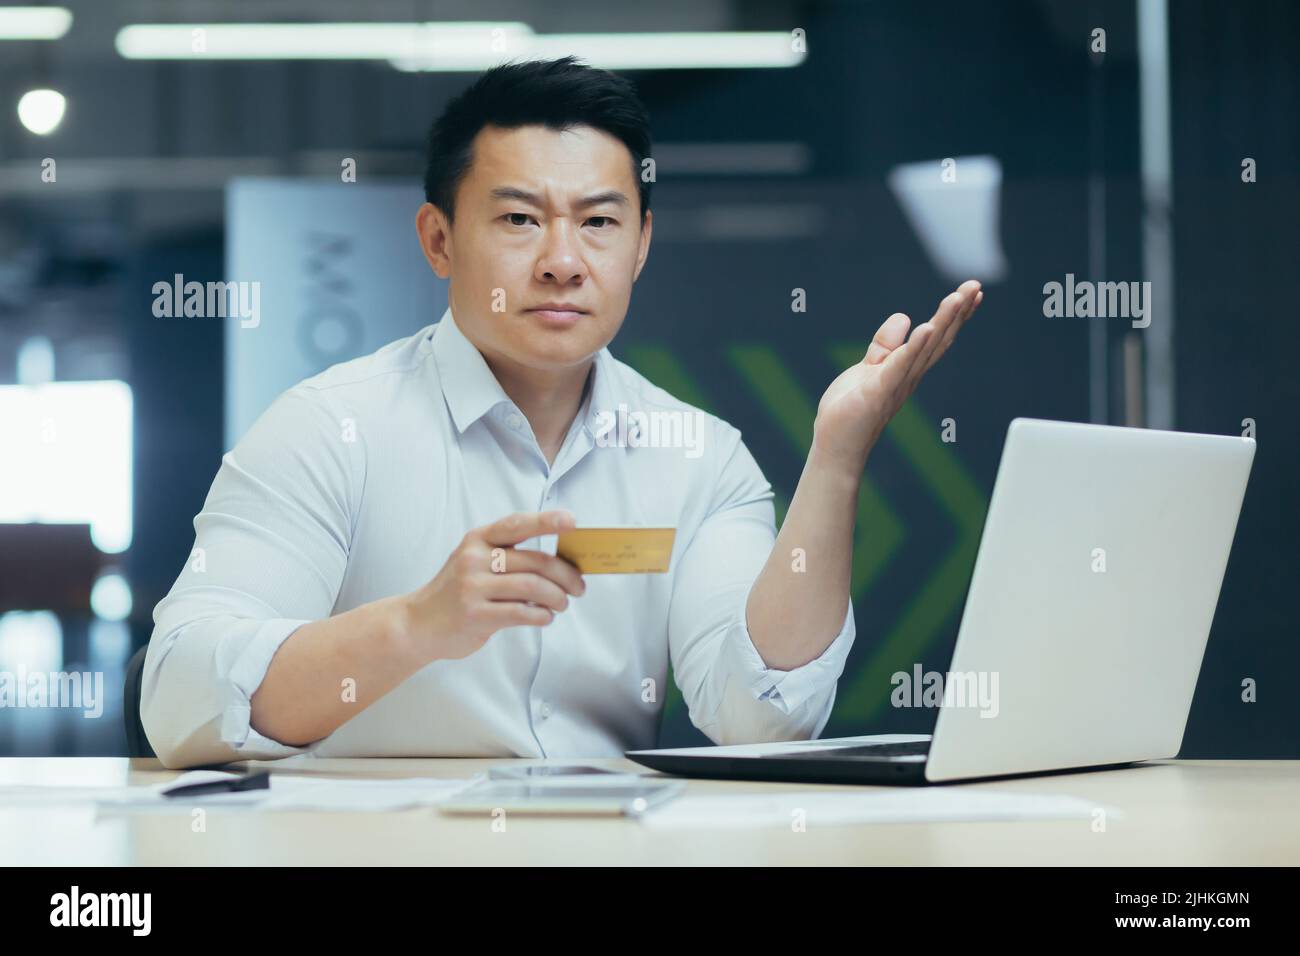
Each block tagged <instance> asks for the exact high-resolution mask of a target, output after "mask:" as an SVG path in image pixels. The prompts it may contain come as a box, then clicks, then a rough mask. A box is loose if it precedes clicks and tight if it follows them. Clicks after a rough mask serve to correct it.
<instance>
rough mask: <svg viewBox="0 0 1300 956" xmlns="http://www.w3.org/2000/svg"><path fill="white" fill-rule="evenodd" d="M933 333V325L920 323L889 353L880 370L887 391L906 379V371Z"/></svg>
mask: <svg viewBox="0 0 1300 956" xmlns="http://www.w3.org/2000/svg"><path fill="white" fill-rule="evenodd" d="M933 335H934V326H932V325H931V324H930V323H929V322H925V323H922V324H921V325H918V326H917V327H916V328H915V329H913V330H912V336H911V338H909V339H908V340H907V342H906V343H904V344H903V345H900V346H899V347H898V348H896V349H894V351H893V352H891V353H890V355H889V358H888V359H887V360H886V361H885V363H884V368H883V369H882V370H881V384H882V385H883V386H884V387H885V389H886V390H887V391H894V390H895V389H897V388H900V387H902V385H903V383H904V382H905V381H907V375H908V373H909V372H910V371H911V370H912V368H913V367H914V366H915V364H916V362H917V359H918V357H919V356H920V354H921V352H922V350H923V349H924V348H925V347H926V344H927V343H928V342H929V341H930V338H931V336H933Z"/></svg>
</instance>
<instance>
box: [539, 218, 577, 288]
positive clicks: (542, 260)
mask: <svg viewBox="0 0 1300 956" xmlns="http://www.w3.org/2000/svg"><path fill="white" fill-rule="evenodd" d="M544 241H545V243H546V246H545V248H544V249H543V250H542V254H541V256H539V257H538V259H537V269H536V278H537V279H538V280H539V281H542V282H559V283H561V284H564V283H567V282H572V281H575V280H578V281H581V280H583V279H586V278H587V264H586V262H584V261H583V258H582V254H581V251H580V250H579V249H578V245H577V242H576V241H575V237H574V235H573V231H572V227H571V226H570V225H569V222H568V220H566V219H558V220H555V221H553V222H552V223H551V224H550V226H549V227H548V228H547V230H546V238H545V240H544Z"/></svg>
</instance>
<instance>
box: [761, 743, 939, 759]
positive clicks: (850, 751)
mask: <svg viewBox="0 0 1300 956" xmlns="http://www.w3.org/2000/svg"><path fill="white" fill-rule="evenodd" d="M929 752H930V741H928V740H909V741H907V742H905V743H894V744H861V745H859V746H853V747H818V748H816V749H809V750H797V751H794V752H793V753H782V754H764V755H763V756H765V757H779V758H781V759H782V760H785V759H787V758H790V757H794V758H798V759H804V760H819V759H824V758H826V757H836V758H838V757H913V756H916V755H918V754H921V755H924V754H927V753H929Z"/></svg>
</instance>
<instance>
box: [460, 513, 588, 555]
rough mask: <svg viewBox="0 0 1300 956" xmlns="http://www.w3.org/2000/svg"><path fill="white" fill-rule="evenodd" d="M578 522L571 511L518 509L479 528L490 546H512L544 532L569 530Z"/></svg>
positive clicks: (557, 532)
mask: <svg viewBox="0 0 1300 956" xmlns="http://www.w3.org/2000/svg"><path fill="white" fill-rule="evenodd" d="M576 524H577V521H576V520H575V518H574V517H573V513H572V512H570V511H564V510H559V511H536V512H534V511H517V512H515V513H514V514H512V515H506V517H504V518H501V519H500V520H499V521H494V522H492V523H491V524H490V525H486V526H484V527H483V528H480V529H478V534H479V535H480V536H481V537H482V539H483V540H484V541H485V542H487V544H488V546H489V547H494V548H497V547H502V548H504V547H510V546H511V545H516V544H519V543H520V542H522V541H527V540H528V539H529V538H537V537H540V536H541V535H544V534H559V533H560V532H561V531H569V530H570V529H572V528H573V527H574V526H575V525H576Z"/></svg>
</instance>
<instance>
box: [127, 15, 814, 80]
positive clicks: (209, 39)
mask: <svg viewBox="0 0 1300 956" xmlns="http://www.w3.org/2000/svg"><path fill="white" fill-rule="evenodd" d="M115 45H116V47H117V52H118V53H119V54H121V55H122V56H123V57H125V58H126V59H128V60H199V59H211V60H333V59H338V60H388V61H389V62H391V63H392V64H393V66H395V67H397V68H398V69H400V70H407V71H441V72H466V71H477V70H483V69H487V68H489V67H492V66H495V65H496V64H498V63H501V62H503V61H505V60H512V59H524V60H535V59H552V58H555V57H561V56H566V55H570V54H572V55H574V56H577V57H580V58H581V59H583V60H585V61H586V62H587V63H589V64H590V65H592V66H597V67H602V68H604V69H614V70H636V69H709V68H713V69H716V68H761V67H788V66H797V65H798V64H800V63H802V62H803V60H804V58H805V56H806V54H805V53H803V52H798V51H796V50H795V49H794V45H793V43H792V42H791V36H790V34H789V33H785V32H780V31H773V32H766V33H760V32H744V33H741V32H716V33H551V34H540V35H539V34H535V33H533V31H532V28H531V27H529V26H528V24H526V23H517V22H503V23H492V22H481V23H478V22H473V23H212V24H199V23H189V24H158V23H139V24H132V25H131V26H127V27H123V28H122V29H121V30H120V31H118V34H117V38H116V40H115Z"/></svg>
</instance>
